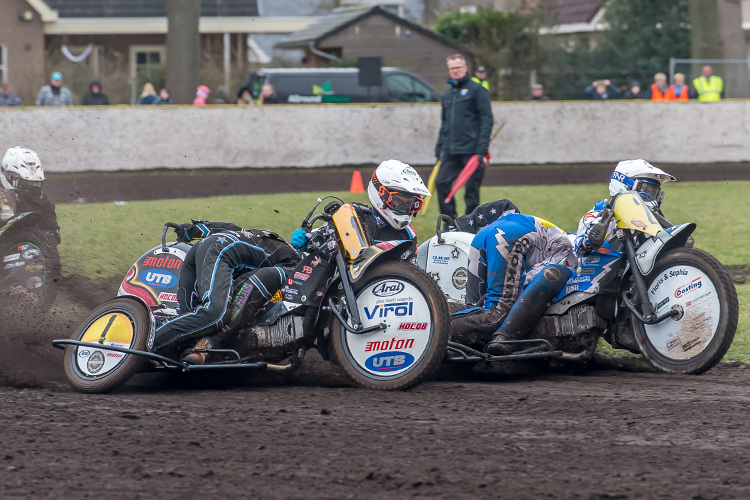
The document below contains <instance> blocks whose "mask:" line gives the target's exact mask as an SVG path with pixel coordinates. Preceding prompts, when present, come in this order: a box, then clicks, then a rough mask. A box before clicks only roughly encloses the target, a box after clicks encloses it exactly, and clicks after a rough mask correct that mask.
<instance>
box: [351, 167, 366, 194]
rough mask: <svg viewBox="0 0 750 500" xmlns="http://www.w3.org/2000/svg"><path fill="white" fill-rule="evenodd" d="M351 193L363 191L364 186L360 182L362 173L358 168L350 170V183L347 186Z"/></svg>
mask: <svg viewBox="0 0 750 500" xmlns="http://www.w3.org/2000/svg"><path fill="white" fill-rule="evenodd" d="M349 192H351V193H364V192H365V186H364V185H363V184H362V174H361V173H360V172H359V170H355V171H354V172H352V185H351V187H350V188H349Z"/></svg>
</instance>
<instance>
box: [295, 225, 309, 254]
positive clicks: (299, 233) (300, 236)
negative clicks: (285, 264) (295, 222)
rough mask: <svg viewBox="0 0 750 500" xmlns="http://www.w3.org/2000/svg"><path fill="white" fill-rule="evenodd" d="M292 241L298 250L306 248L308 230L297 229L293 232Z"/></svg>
mask: <svg viewBox="0 0 750 500" xmlns="http://www.w3.org/2000/svg"><path fill="white" fill-rule="evenodd" d="M291 243H292V246H293V247H294V248H295V249H297V250H304V249H305V248H307V231H305V230H304V229H295V230H294V232H293V233H292V239H291Z"/></svg>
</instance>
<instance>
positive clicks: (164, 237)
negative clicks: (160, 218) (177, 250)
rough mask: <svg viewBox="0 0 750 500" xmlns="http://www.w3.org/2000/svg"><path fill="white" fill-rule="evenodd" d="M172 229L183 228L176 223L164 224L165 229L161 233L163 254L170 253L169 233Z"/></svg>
mask: <svg viewBox="0 0 750 500" xmlns="http://www.w3.org/2000/svg"><path fill="white" fill-rule="evenodd" d="M170 227H171V228H172V229H182V226H181V225H179V224H176V223H174V222H167V223H166V224H164V228H163V229H162V231H161V251H162V252H169V250H168V249H167V231H169V228H170Z"/></svg>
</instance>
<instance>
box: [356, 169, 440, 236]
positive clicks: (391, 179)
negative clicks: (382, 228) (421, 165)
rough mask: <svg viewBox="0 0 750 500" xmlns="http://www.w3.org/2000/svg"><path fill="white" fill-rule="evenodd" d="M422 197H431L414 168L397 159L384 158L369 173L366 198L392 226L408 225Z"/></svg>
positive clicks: (396, 227)
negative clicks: (370, 173)
mask: <svg viewBox="0 0 750 500" xmlns="http://www.w3.org/2000/svg"><path fill="white" fill-rule="evenodd" d="M424 196H431V195H430V191H429V190H428V189H427V186H425V185H424V182H423V181H422V178H421V177H420V176H419V174H418V173H417V171H416V170H414V169H413V168H411V167H410V166H409V165H407V164H406V163H404V162H401V161H399V160H386V161H384V162H383V163H381V164H380V165H378V168H376V169H375V171H374V172H373V173H372V177H370V183H369V184H368V185H367V197H368V198H369V199H370V203H371V204H372V206H373V207H374V208H375V210H377V211H378V213H379V214H380V216H381V217H383V219H385V221H386V222H387V223H388V224H389V225H390V226H391V227H393V228H394V229H403V228H405V227H406V226H408V225H409V222H411V218H412V216H413V215H414V214H416V213H417V212H419V211H420V210H421V209H422V204H423V203H424V198H423V197H424Z"/></svg>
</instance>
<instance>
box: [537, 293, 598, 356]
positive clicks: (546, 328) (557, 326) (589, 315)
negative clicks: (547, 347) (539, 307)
mask: <svg viewBox="0 0 750 500" xmlns="http://www.w3.org/2000/svg"><path fill="white" fill-rule="evenodd" d="M606 328H607V322H606V321H605V320H604V318H602V317H601V316H600V315H598V314H597V313H596V309H595V307H594V306H593V305H590V304H579V305H576V306H573V307H571V308H570V309H568V310H566V311H565V313H563V314H546V315H544V316H542V319H541V321H539V323H538V324H537V326H536V329H535V330H534V333H533V334H532V336H533V337H536V338H546V339H547V340H551V339H555V340H556V341H557V342H558V343H559V344H560V348H562V349H563V350H564V351H567V352H578V351H581V350H584V349H587V348H588V347H589V346H590V344H591V342H596V339H598V337H599V336H600V335H601V334H602V333H603V332H604V330H605V329H606Z"/></svg>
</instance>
